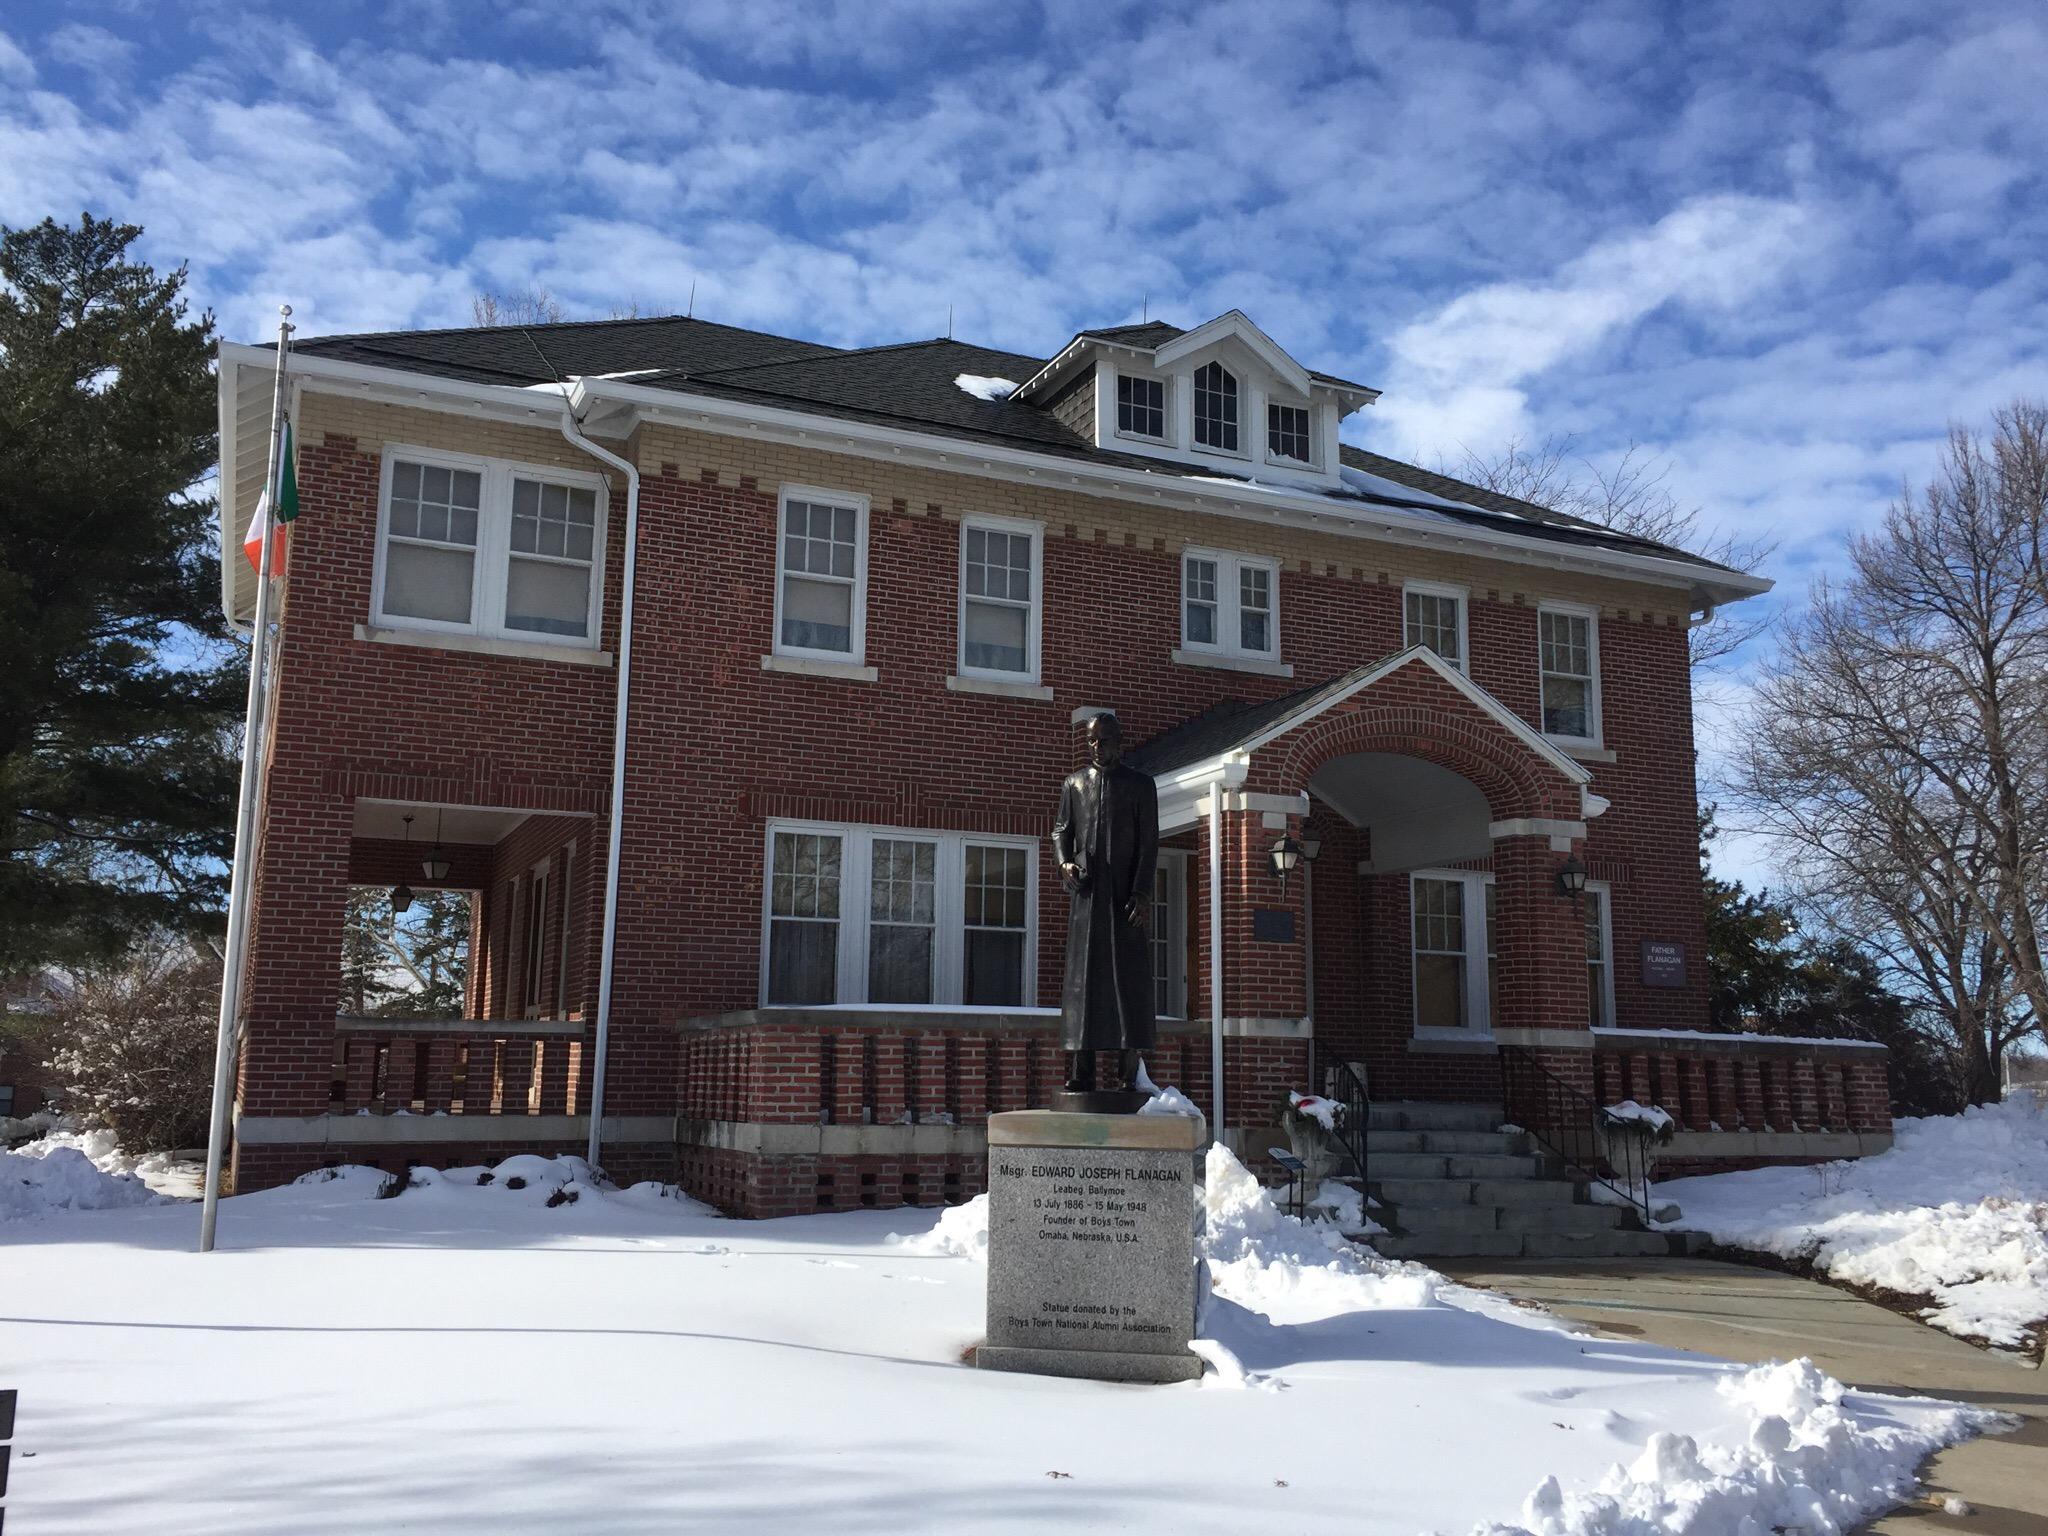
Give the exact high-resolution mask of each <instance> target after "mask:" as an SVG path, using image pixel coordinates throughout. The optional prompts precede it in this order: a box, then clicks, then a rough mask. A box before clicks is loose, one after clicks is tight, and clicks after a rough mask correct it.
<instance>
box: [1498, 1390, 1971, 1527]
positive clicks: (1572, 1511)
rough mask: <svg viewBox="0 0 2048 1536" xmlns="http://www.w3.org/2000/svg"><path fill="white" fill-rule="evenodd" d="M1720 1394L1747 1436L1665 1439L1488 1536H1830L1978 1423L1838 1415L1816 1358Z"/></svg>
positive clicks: (1959, 1416) (1536, 1496)
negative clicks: (1707, 1535) (1776, 1534)
mask: <svg viewBox="0 0 2048 1536" xmlns="http://www.w3.org/2000/svg"><path fill="white" fill-rule="evenodd" d="M1719 1390H1720V1392H1721V1394H1722V1395H1723V1396H1724V1397H1725V1398H1727V1399H1728V1400H1729V1401H1730V1402H1732V1403H1733V1404H1734V1405H1736V1406H1737V1407H1738V1408H1739V1409H1740V1410H1741V1411H1742V1413H1743V1415H1744V1416H1745V1418H1746V1419H1747V1432H1746V1433H1745V1434H1743V1435H1742V1436H1741V1437H1740V1438H1738V1439H1734V1440H1731V1441H1726V1442H1721V1443H1716V1444H1710V1445H1706V1446H1702V1445H1700V1444H1699V1443H1698V1442H1697V1441H1696V1440H1694V1438H1693V1437H1692V1436H1691V1435H1685V1434H1677V1433H1673V1432H1672V1431H1670V1430H1659V1431H1657V1432H1655V1433H1653V1434H1652V1435H1651V1436H1650V1437H1649V1442H1648V1443H1647V1444H1646V1445H1645V1446H1644V1447H1643V1450H1642V1454H1641V1455H1639V1456H1638V1457H1636V1459H1635V1460H1634V1461H1632V1462H1630V1463H1628V1464H1627V1465H1625V1466H1624V1465H1621V1464H1619V1463H1617V1464H1616V1465H1615V1466H1614V1468H1613V1469H1612V1470H1611V1471H1609V1472H1608V1474H1607V1476H1606V1477H1604V1478H1603V1479H1601V1481H1600V1482H1599V1484H1598V1485H1597V1486H1596V1487H1594V1488H1592V1489H1590V1490H1587V1491H1584V1492H1570V1493H1568V1492H1566V1491H1565V1490H1564V1488H1563V1487H1562V1486H1561V1485H1560V1484H1559V1482H1558V1480H1557V1479H1556V1478H1555V1477H1548V1478H1545V1479H1544V1480H1543V1481H1542V1482H1541V1483H1539V1484H1538V1485H1537V1487H1536V1490H1535V1492H1533V1493H1531V1494H1530V1495H1529V1497H1528V1499H1527V1500H1526V1501H1525V1502H1524V1503H1523V1505H1522V1521H1521V1524H1519V1525H1492V1526H1487V1527H1483V1528H1482V1529H1483V1530H1484V1531H1485V1532H1487V1533H1492V1536H1505V1533H1529V1536H1596V1533H1597V1536H1638V1533H1639V1536H1659V1533H1666V1532H1668V1533H1671V1536H1683V1533H1692V1532H1702V1533H1704V1532H1715V1533H1718V1532H1731V1533H1734V1532H1761V1531H1805V1532H1812V1533H1826V1536H1834V1533H1836V1532H1840V1531H1845V1530H1848V1529H1850V1528H1852V1527H1854V1526H1856V1525H1859V1524H1861V1523H1862V1522H1863V1520H1864V1519H1865V1518H1866V1517H1868V1516H1870V1515H1872V1514H1874V1513H1876V1512H1877V1511H1879V1510H1882V1509H1886V1508H1889V1507H1890V1506H1891V1505H1894V1504H1897V1503H1899V1502H1900V1501H1901V1500H1903V1499H1904V1498H1905V1497H1906V1495H1907V1494H1908V1493H1910V1492H1911V1491H1912V1489H1913V1486H1914V1483H1915V1481H1916V1479H1915V1472H1914V1469H1915V1467H1916V1466H1917V1465H1918V1463H1919V1461H1920V1459H1921V1458H1922V1457H1923V1456H1925V1455H1926V1454H1927V1453H1928V1452H1929V1451H1931V1450H1933V1449H1935V1448H1936V1447H1937V1446H1939V1445H1941V1444H1944V1443H1946V1440H1944V1439H1942V1438H1940V1437H1942V1436H1946V1437H1947V1438H1948V1439H1955V1438H1959V1437H1960V1436H1961V1435H1963V1434H1965V1433H1967V1432H1968V1431H1969V1430H1970V1428H1972V1427H1974V1421H1976V1420H1978V1419H1980V1418H1981V1416H1980V1415H1975V1414H1972V1413H1970V1412H1969V1411H1968V1410H1965V1409H1961V1408H1957V1409H1952V1410H1949V1411H1947V1413H1946V1414H1941V1415H1937V1417H1936V1419H1935V1421H1933V1422H1931V1423H1928V1422H1923V1423H1920V1424H1916V1425H1913V1426H1910V1427H1909V1426H1906V1425H1891V1424H1871V1423H1865V1422H1859V1421H1858V1420H1857V1419H1856V1418H1855V1417H1853V1416H1852V1415H1851V1414H1849V1413H1848V1412H1846V1411H1845V1410H1844V1408H1843V1406H1842V1394H1843V1389H1842V1384H1841V1383H1840V1382H1839V1381H1836V1380H1835V1379H1834V1378H1833V1377H1830V1376H1826V1375H1824V1374H1822V1373H1821V1372H1820V1371H1819V1370H1817V1369H1816V1368H1815V1367H1814V1364H1813V1362H1812V1361H1810V1360H1793V1361H1789V1362H1784V1363H1779V1364H1773V1365H1760V1366H1756V1367H1754V1368H1752V1369H1750V1370H1745V1371H1739V1372H1736V1373H1733V1374H1731V1375H1728V1376H1725V1377H1723V1378H1722V1379H1721V1381H1720V1383H1719ZM1930 1437H1933V1438H1932V1441H1931V1443H1930Z"/></svg>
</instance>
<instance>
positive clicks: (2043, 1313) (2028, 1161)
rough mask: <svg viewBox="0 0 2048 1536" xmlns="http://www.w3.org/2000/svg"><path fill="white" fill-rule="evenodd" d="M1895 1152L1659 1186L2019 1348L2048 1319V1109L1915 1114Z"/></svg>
mask: <svg viewBox="0 0 2048 1536" xmlns="http://www.w3.org/2000/svg"><path fill="white" fill-rule="evenodd" d="M1894 1136H1895V1138H1896V1139H1895V1141H1894V1143H1893V1146H1892V1148H1891V1150H1890V1151H1888V1152H1883V1153H1880V1154H1879V1155H1877V1156H1876V1157H1866V1158H1863V1159H1861V1160H1858V1161H1853V1162H1842V1163H1827V1164H1823V1165H1821V1166H1819V1167H1812V1168H1755V1169H1750V1170H1747V1171H1745V1172H1742V1173H1723V1174H1713V1175H1709V1176H1706V1177H1701V1178H1692V1179H1675V1180H1673V1181H1671V1182H1669V1183H1665V1184H1660V1185H1658V1186H1657V1193H1658V1196H1659V1197H1660V1198H1668V1199H1671V1200H1675V1201H1677V1202H1678V1204H1679V1206H1680V1208H1681V1209H1682V1210H1683V1212H1684V1217H1683V1220H1684V1224H1685V1225H1686V1226H1688V1227H1692V1228H1695V1229H1697V1230H1700V1231H1703V1232H1707V1233H1709V1234H1710V1235H1711V1236H1712V1237H1713V1239H1714V1240H1715V1241H1716V1242H1719V1243H1727V1244H1729V1245H1731V1246H1734V1247H1739V1248H1754V1249H1757V1250H1759V1251H1761V1252H1764V1253H1770V1254H1776V1255H1778V1256H1779V1257H1781V1258H1788V1259H1799V1260H1805V1261H1809V1262H1811V1263H1812V1264H1813V1265H1814V1267H1815V1268H1817V1269H1819V1270H1822V1271H1824V1272H1825V1273H1827V1274H1828V1275H1830V1276H1832V1277H1833V1278H1834V1279H1836V1280H1840V1281H1843V1282H1845V1283H1847V1284H1850V1285H1867V1286H1874V1287H1878V1288H1880V1289H1883V1290H1887V1291H1896V1292H1901V1293H1903V1294H1905V1295H1909V1296H1926V1297H1928V1298H1930V1300H1931V1305H1930V1306H1928V1307H1927V1309H1926V1310H1925V1311H1924V1312H1922V1314H1921V1316H1922V1317H1923V1318H1924V1319H1925V1320H1926V1321H1928V1322H1930V1323H1932V1324H1933V1325H1934V1326H1935V1327H1937V1328H1943V1329H1946V1330H1947V1331H1948V1332H1950V1333H1955V1334H1960V1335H1962V1336H1964V1337H1966V1338H1981V1339H1986V1340H1988V1341H1990V1342H1991V1343H1993V1344H1999V1345H2005V1346H2018V1345H2023V1344H2025V1343H2026V1342H2027V1341H2028V1340H2029V1338H2031V1337H2036V1336H2038V1335H2039V1333H2040V1332H2041V1331H2042V1329H2043V1326H2044V1324H2048V1113H2044V1112H2043V1111H2042V1110H2040V1109H2039V1108H2037V1107H2035V1106H2033V1105H2032V1104H2028V1103H2021V1102H2008V1103H2005V1104H1997V1105H1985V1106H1983V1107H1981V1108H1977V1109H1972V1110H1969V1111H1966V1112H1965V1113H1963V1114H1961V1115H1947V1116H1937V1117H1932V1118H1928V1119H1923V1120H1901V1121H1899V1122H1897V1124H1896V1126H1895V1127H1894Z"/></svg>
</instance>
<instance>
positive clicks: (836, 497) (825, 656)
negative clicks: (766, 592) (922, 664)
mask: <svg viewBox="0 0 2048 1536" xmlns="http://www.w3.org/2000/svg"><path fill="white" fill-rule="evenodd" d="M792 501H802V502H808V503H810V504H812V505H814V506H825V507H836V508H850V509H851V510H852V512H853V612H852V617H851V621H850V623H851V632H850V635H849V640H850V643H851V645H852V649H851V650H845V651H827V650H821V649H820V648H818V647H816V646H809V645H784V644H783V643H782V588H783V583H784V581H785V580H786V578H787V577H788V576H789V574H790V573H789V572H788V571H785V570H784V569H783V568H782V541H783V540H784V539H785V538H786V537H787V536H788V530H789V504H790V503H791V502H792ZM774 624H775V629H774V632H773V634H772V635H771V636H770V637H769V638H770V641H771V647H770V654H771V655H775V656H792V657H797V658H800V659H802V660H805V661H837V662H844V663H846V664H847V665H849V666H855V667H858V666H864V665H866V663H867V655H868V498H867V497H866V496H863V495H861V494H860V493H859V492H857V491H831V490H827V489H825V488H824V487H823V486H817V485H785V486H783V487H781V489H780V490H779V491H777V493H776V497H775V618H774Z"/></svg>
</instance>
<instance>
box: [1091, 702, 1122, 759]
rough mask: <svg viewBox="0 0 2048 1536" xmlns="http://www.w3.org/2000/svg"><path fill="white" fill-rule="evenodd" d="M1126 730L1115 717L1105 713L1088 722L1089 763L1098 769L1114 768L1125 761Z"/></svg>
mask: <svg viewBox="0 0 2048 1536" xmlns="http://www.w3.org/2000/svg"><path fill="white" fill-rule="evenodd" d="M1123 755H1124V728H1123V726H1122V725H1120V724H1119V723H1118V722H1117V718H1116V716H1115V715H1112V714H1110V713H1109V712H1108V711H1106V710H1105V711H1104V712H1103V713H1101V714H1099V715H1092V716H1090V717H1089V720H1088V761H1089V762H1091V763H1093V764H1094V765H1095V766H1096V767H1098V768H1104V769H1107V768H1114V767H1115V766H1116V765H1117V764H1118V763H1119V762H1121V761H1122V760H1123Z"/></svg>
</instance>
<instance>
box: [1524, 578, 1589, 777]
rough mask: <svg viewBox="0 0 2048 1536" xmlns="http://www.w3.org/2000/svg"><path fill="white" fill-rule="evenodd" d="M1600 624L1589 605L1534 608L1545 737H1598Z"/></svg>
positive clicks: (1571, 739)
mask: <svg viewBox="0 0 2048 1536" xmlns="http://www.w3.org/2000/svg"><path fill="white" fill-rule="evenodd" d="M1599 626H1600V621H1599V619H1598V618H1597V617H1595V615H1594V614H1593V612H1592V610H1591V609H1585V608H1565V607H1551V606H1549V605H1545V606H1543V607H1541V608H1539V609H1538V610H1537V612H1536V639H1537V654H1538V663H1537V664H1538V666H1539V667H1540V669H1541V672H1542V678H1543V734H1544V735H1546V736H1556V737H1560V738H1562V739H1563V740H1566V741H1577V742H1589V743H1594V744H1597V743H1598V742H1599V740H1600V627H1599Z"/></svg>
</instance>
